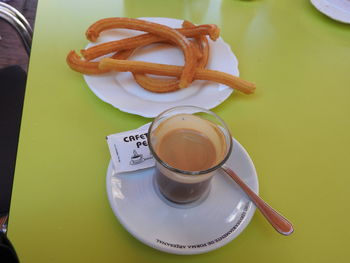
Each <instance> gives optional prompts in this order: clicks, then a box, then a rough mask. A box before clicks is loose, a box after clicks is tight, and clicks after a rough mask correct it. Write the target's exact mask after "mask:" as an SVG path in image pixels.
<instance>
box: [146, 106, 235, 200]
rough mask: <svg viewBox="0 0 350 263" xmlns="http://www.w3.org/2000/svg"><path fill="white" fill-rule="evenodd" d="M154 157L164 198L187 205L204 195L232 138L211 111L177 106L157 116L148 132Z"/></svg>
mask: <svg viewBox="0 0 350 263" xmlns="http://www.w3.org/2000/svg"><path fill="white" fill-rule="evenodd" d="M148 145H149V148H150V150H151V152H152V154H153V156H154V158H155V160H156V167H155V174H154V176H155V182H156V185H157V187H158V189H159V191H160V193H161V194H162V195H163V196H164V197H165V198H166V199H168V200H170V201H172V202H175V203H179V204H187V203H190V202H194V201H196V200H199V199H200V198H201V197H205V196H206V194H207V193H208V192H209V189H210V181H211V179H212V177H213V175H214V172H215V171H216V170H217V169H218V168H220V167H221V166H222V165H223V164H224V163H225V162H226V160H227V159H228V157H229V156H230V153H231V151H232V137H231V134H230V132H229V130H228V128H227V126H226V124H225V123H224V121H223V120H222V119H221V118H220V117H219V116H217V115H216V114H215V113H213V112H211V111H209V110H206V109H203V108H199V107H195V106H179V107H174V108H171V109H168V110H166V111H164V112H162V113H161V114H160V115H158V116H157V117H156V118H155V119H154V120H153V122H152V124H151V126H150V127H149V131H148Z"/></svg>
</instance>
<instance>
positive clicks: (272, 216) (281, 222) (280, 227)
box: [221, 165, 294, 236]
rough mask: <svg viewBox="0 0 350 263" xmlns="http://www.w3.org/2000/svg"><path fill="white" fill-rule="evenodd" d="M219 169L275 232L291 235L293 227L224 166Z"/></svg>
mask: <svg viewBox="0 0 350 263" xmlns="http://www.w3.org/2000/svg"><path fill="white" fill-rule="evenodd" d="M221 168H222V169H223V170H224V171H225V172H226V173H227V174H228V175H229V176H230V177H231V178H232V179H233V180H234V181H235V182H236V183H237V184H238V185H239V186H240V187H241V188H242V190H243V191H244V192H245V193H246V194H247V195H248V196H249V198H250V199H251V200H252V201H253V203H254V204H255V205H256V207H257V208H258V209H259V210H260V212H261V213H262V214H263V215H264V216H265V218H266V219H267V220H268V221H269V222H270V224H271V225H272V226H273V227H274V228H275V229H276V230H277V232H279V233H280V234H282V235H285V236H289V235H290V234H292V233H293V231H294V229H293V225H292V224H291V223H290V222H289V221H288V220H287V219H286V218H284V217H283V216H282V215H280V214H279V213H278V212H277V211H276V210H274V209H273V208H272V207H271V206H269V205H268V204H267V203H266V202H265V201H264V200H262V199H261V198H260V197H259V196H258V195H257V194H255V193H254V192H253V191H252V190H251V189H250V188H249V187H248V186H247V185H246V184H245V183H244V182H243V181H242V180H241V179H240V178H239V177H238V175H237V174H236V173H235V172H234V171H232V170H231V169H230V168H229V167H227V166H226V165H223V166H222V167H221Z"/></svg>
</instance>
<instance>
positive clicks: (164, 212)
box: [107, 139, 258, 254]
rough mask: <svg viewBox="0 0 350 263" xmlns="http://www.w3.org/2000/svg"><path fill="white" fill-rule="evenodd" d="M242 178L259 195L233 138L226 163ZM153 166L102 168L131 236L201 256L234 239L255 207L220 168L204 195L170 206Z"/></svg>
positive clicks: (115, 206) (247, 161) (245, 158)
mask: <svg viewBox="0 0 350 263" xmlns="http://www.w3.org/2000/svg"><path fill="white" fill-rule="evenodd" d="M227 165H228V166H229V167H230V168H231V169H233V170H234V171H235V172H236V173H237V174H238V176H240V178H242V179H243V181H244V182H245V183H246V184H248V186H249V187H250V188H251V189H252V190H253V191H254V192H256V193H258V178H257V175H256V171H255V168H254V164H253V162H252V160H251V159H250V157H249V155H248V153H247V152H246V151H245V149H244V148H243V147H242V146H241V145H240V144H239V143H238V142H237V141H236V140H234V139H233V151H232V154H231V156H230V158H229V159H228V161H227ZM153 172H154V169H153V168H150V169H145V170H138V171H135V172H129V173H120V174H117V173H115V171H114V169H113V165H112V162H110V164H109V167H108V171H107V194H108V199H109V202H110V205H111V207H112V209H113V212H114V214H115V215H116V217H117V218H118V219H119V221H120V223H121V224H122V225H123V226H124V227H125V228H126V230H128V231H129V232H130V234H132V235H133V236H134V237H135V238H137V239H138V240H140V241H141V242H143V243H144V244H146V245H149V246H150V247H153V248H155V249H158V250H161V251H164V252H168V253H173V254H200V253H205V252H208V251H211V250H214V249H217V248H219V247H221V246H223V245H225V244H227V243H229V242H230V241H232V240H233V239H234V238H236V237H237V236H238V235H239V234H240V233H241V232H242V231H243V230H244V229H245V228H246V227H247V225H248V224H249V222H250V220H251V219H252V217H253V214H254V212H255V206H254V205H253V203H252V202H251V201H250V200H249V199H248V198H247V197H246V195H245V194H244V193H243V191H242V190H241V189H240V188H239V187H238V186H237V185H236V184H235V183H234V181H233V180H232V179H231V178H230V177H228V176H227V175H226V174H224V173H223V172H217V174H215V175H214V177H213V179H212V184H211V188H210V191H209V194H208V196H207V197H206V198H205V199H204V200H201V201H199V202H196V203H194V204H191V205H175V204H173V203H171V202H169V201H167V200H166V199H165V198H164V197H162V196H161V195H160V194H159V191H158V188H157V187H156V185H155V183H154V180H153Z"/></svg>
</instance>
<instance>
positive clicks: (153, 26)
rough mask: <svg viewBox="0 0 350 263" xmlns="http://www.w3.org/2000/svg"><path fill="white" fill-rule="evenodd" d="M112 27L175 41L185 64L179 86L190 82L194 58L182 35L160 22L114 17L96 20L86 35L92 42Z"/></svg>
mask: <svg viewBox="0 0 350 263" xmlns="http://www.w3.org/2000/svg"><path fill="white" fill-rule="evenodd" d="M113 28H126V29H133V30H141V31H145V32H148V33H152V34H154V35H156V36H160V37H163V38H164V39H166V40H170V41H172V42H174V43H176V44H177V45H178V46H179V47H180V48H181V49H182V51H183V53H184V58H185V65H184V67H183V70H182V72H181V76H180V83H179V87H180V88H186V87H187V86H188V85H189V84H190V83H191V82H192V80H193V75H194V69H195V67H196V58H195V55H194V54H193V49H192V48H191V45H190V41H189V40H188V39H187V38H186V37H185V36H184V35H182V34H181V33H179V32H178V31H176V30H174V29H173V28H170V27H168V26H164V25H161V24H157V23H153V22H149V21H145V20H140V19H134V18H124V17H116V18H105V19H101V20H99V21H97V22H96V23H94V24H93V25H91V26H90V27H89V28H88V30H87V31H86V37H87V38H88V39H89V40H90V41H92V42H94V41H96V40H97V38H98V36H99V35H100V33H101V32H102V31H104V30H108V29H113Z"/></svg>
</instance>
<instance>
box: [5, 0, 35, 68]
mask: <svg viewBox="0 0 350 263" xmlns="http://www.w3.org/2000/svg"><path fill="white" fill-rule="evenodd" d="M1 2H5V3H7V4H9V5H11V6H13V7H14V8H16V9H17V10H18V11H20V12H21V13H22V14H23V15H24V16H25V17H26V18H27V20H28V21H29V23H30V25H31V26H32V28H34V20H35V13H36V7H37V0H7V1H1ZM28 61H29V59H28V56H27V53H26V51H25V49H24V47H23V44H22V40H21V38H20V36H19V35H18V34H17V32H16V30H15V29H14V28H12V27H11V26H10V25H9V24H8V23H7V22H6V21H4V20H2V19H0V68H4V67H6V66H10V65H19V66H21V67H22V68H23V69H24V70H27V67H28Z"/></svg>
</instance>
